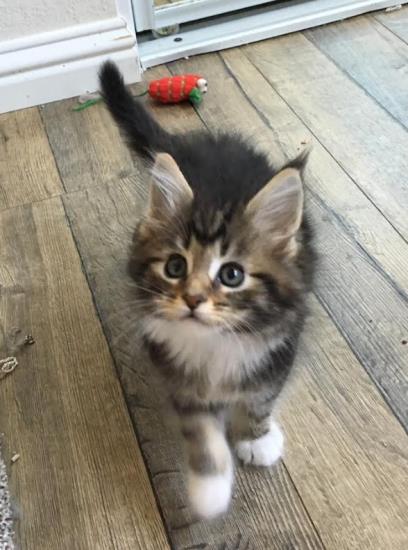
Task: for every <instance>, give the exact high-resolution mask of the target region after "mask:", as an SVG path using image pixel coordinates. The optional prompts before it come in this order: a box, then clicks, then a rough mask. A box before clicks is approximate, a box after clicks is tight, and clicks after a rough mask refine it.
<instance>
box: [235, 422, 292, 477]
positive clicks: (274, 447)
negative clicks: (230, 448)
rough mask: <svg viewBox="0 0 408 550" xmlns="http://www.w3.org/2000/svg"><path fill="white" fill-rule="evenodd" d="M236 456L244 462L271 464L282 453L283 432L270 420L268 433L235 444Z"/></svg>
mask: <svg viewBox="0 0 408 550" xmlns="http://www.w3.org/2000/svg"><path fill="white" fill-rule="evenodd" d="M236 451H237V455H238V457H239V458H240V459H241V460H242V462H244V464H254V466H272V464H275V462H277V461H278V460H279V458H280V457H281V456H282V453H283V434H282V432H281V430H280V428H279V426H278V425H277V424H275V422H271V428H270V430H269V432H268V433H266V434H265V435H263V436H262V437H259V438H258V439H247V440H243V441H239V442H238V443H237V445H236Z"/></svg>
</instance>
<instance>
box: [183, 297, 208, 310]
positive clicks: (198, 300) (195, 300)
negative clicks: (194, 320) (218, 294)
mask: <svg viewBox="0 0 408 550" xmlns="http://www.w3.org/2000/svg"><path fill="white" fill-rule="evenodd" d="M183 300H184V301H185V302H186V304H187V305H188V307H189V308H190V310H191V311H194V310H195V309H197V308H198V306H199V305H200V304H202V303H203V302H206V301H207V297H206V296H204V294H184V296H183Z"/></svg>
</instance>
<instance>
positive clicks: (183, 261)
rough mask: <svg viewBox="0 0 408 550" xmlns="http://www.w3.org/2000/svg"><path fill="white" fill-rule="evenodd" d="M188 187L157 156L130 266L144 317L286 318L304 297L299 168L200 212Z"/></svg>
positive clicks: (252, 327) (239, 327)
mask: <svg viewBox="0 0 408 550" xmlns="http://www.w3.org/2000/svg"><path fill="white" fill-rule="evenodd" d="M193 187H194V186H193V185H189V183H188V182H187V181H186V178H185V177H184V175H183V173H182V172H181V170H180V168H179V166H178V165H177V163H176V161H175V160H174V159H173V158H172V157H171V156H170V155H168V154H166V153H160V154H158V155H157V157H156V160H155V164H154V166H153V170H152V183H151V188H150V199H149V206H148V210H147V214H146V216H145V218H144V219H143V221H142V222H141V223H140V225H139V227H138V228H137V230H136V233H135V239H134V242H133V245H132V254H131V259H130V262H129V270H130V273H131V275H132V277H133V278H134V280H135V282H136V288H137V294H138V301H139V303H140V304H141V306H142V308H143V310H144V311H145V313H146V314H147V315H148V316H149V317H155V318H157V319H161V320H165V321H167V322H171V323H180V329H181V330H182V327H183V325H184V326H185V327H188V326H191V324H194V326H195V327H197V328H198V327H202V329H203V330H209V329H210V330H217V331H231V330H232V331H249V332H253V331H258V330H259V329H260V328H262V327H265V326H271V325H274V324H278V323H280V322H281V321H284V318H285V317H286V316H287V314H288V312H290V311H291V310H292V309H293V308H294V307H296V304H297V302H298V299H299V297H300V296H301V295H302V291H303V276H302V272H301V271H302V270H301V266H300V265H299V257H300V255H301V249H302V247H303V244H302V231H301V230H300V228H301V225H302V214H303V186H302V181H301V174H300V169H299V168H297V167H296V165H295V164H294V165H293V167H287V168H285V169H283V170H281V171H280V172H278V173H277V174H276V175H275V176H273V177H272V178H271V179H270V180H269V181H267V182H265V184H264V185H263V186H262V187H261V189H260V190H258V191H257V193H256V194H255V195H254V196H252V198H250V200H249V201H248V202H246V204H243V203H241V202H239V201H238V202H235V203H227V204H218V205H211V204H205V205H204V207H203V202H202V201H201V200H200V197H197V196H195V194H194V192H193Z"/></svg>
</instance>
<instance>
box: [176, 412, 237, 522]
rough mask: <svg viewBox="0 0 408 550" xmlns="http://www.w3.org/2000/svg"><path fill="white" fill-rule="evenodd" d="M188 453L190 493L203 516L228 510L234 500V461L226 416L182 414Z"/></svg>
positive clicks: (193, 504)
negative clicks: (232, 494) (226, 437)
mask: <svg viewBox="0 0 408 550" xmlns="http://www.w3.org/2000/svg"><path fill="white" fill-rule="evenodd" d="M180 419H181V426H182V430H181V431H182V434H183V436H184V439H185V441H186V446H187V453H188V464H189V471H188V493H189V498H190V502H191V506H192V508H193V509H194V511H195V512H196V513H197V514H198V515H199V516H200V517H203V518H211V517H214V516H217V515H218V514H221V513H222V512H225V511H226V510H227V508H228V505H229V502H230V499H231V489H232V481H233V460H232V456H231V451H230V448H229V446H228V443H227V441H226V439H225V434H224V423H223V421H222V419H220V418H218V417H217V416H215V415H214V414H211V413H194V414H181V415H180Z"/></svg>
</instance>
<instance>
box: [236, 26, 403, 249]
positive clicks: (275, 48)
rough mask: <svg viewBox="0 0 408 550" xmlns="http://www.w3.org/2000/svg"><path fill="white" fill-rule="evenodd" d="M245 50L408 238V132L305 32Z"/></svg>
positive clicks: (302, 118) (325, 145)
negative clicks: (407, 178) (338, 66)
mask: <svg viewBox="0 0 408 550" xmlns="http://www.w3.org/2000/svg"><path fill="white" fill-rule="evenodd" d="M245 52H246V55H248V57H249V58H250V60H251V61H252V62H253V64H254V65H255V66H256V67H257V69H258V70H259V71H260V72H261V73H262V74H263V75H264V76H265V78H266V80H267V81H268V82H269V83H270V84H271V85H272V86H273V88H274V89H275V90H276V91H277V93H278V94H279V95H280V96H281V97H282V99H283V100H284V101H286V102H287V103H288V104H289V105H290V108H291V109H292V110H293V111H294V112H295V113H296V114H297V116H298V117H299V118H300V119H301V120H302V121H303V122H304V123H305V124H306V125H307V126H308V128H309V129H310V131H311V132H312V133H313V135H314V136H315V137H316V138H317V139H318V140H319V141H320V142H321V143H322V145H323V146H324V147H325V148H326V149H327V150H328V152H329V153H330V154H331V155H332V156H333V157H334V158H335V159H336V161H337V162H338V163H339V164H340V166H342V167H343V168H344V169H345V170H346V171H347V173H348V174H349V175H350V177H351V178H352V179H353V180H354V182H355V183H356V185H357V186H358V187H360V188H361V189H362V191H363V192H364V193H365V194H366V195H367V196H368V197H369V198H370V199H371V200H372V201H373V202H374V203H375V204H376V206H377V208H379V209H380V210H381V212H382V213H383V214H384V215H385V216H386V217H387V219H388V220H389V221H390V222H391V223H392V224H393V225H394V226H395V227H396V228H397V230H398V231H399V232H400V234H401V235H403V236H404V238H405V239H406V240H407V239H408V217H407V215H406V213H407V208H408V192H407V188H406V185H405V181H404V179H403V178H401V174H404V173H407V170H408V157H407V155H406V154H405V152H406V150H407V148H408V133H407V132H406V130H405V128H403V127H402V126H401V124H399V123H398V122H397V121H395V120H394V119H392V118H391V117H390V116H389V114H388V113H387V112H386V111H384V109H383V108H382V107H381V106H379V105H378V103H377V102H376V101H374V100H373V99H372V98H371V97H369V96H368V95H367V94H366V93H365V92H364V90H362V89H361V88H360V87H359V86H356V84H355V83H354V82H352V81H351V80H350V79H349V78H348V77H347V76H346V75H345V74H344V73H343V72H342V71H341V70H340V69H338V68H337V67H336V65H335V64H334V63H332V62H331V61H330V60H329V59H328V58H327V57H326V56H325V55H324V54H323V53H322V52H320V51H319V50H318V49H317V48H316V47H315V46H314V45H313V44H312V43H311V42H310V41H308V40H307V39H306V38H305V37H304V36H303V35H302V34H295V35H290V36H284V37H281V38H278V39H276V40H273V41H266V42H260V43H258V44H253V45H252V46H249V47H248V48H246V49H245ZM317 83H318V85H317Z"/></svg>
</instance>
